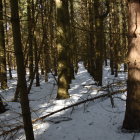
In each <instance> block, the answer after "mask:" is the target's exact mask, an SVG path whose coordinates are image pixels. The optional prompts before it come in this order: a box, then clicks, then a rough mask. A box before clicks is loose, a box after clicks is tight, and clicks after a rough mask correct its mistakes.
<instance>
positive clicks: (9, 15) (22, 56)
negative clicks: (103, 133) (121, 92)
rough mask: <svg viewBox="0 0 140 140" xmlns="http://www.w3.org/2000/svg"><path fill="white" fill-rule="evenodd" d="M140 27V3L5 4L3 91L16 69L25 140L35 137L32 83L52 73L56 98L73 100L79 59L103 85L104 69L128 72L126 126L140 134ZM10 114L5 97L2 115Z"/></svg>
mask: <svg viewBox="0 0 140 140" xmlns="http://www.w3.org/2000/svg"><path fill="white" fill-rule="evenodd" d="M139 28H140V3H139V0H130V1H127V0H10V1H9V0H0V83H1V91H3V90H7V89H8V88H9V87H8V81H9V80H12V79H13V73H12V71H13V70H15V71H16V72H17V77H18V79H17V86H16V90H15V95H14V97H13V101H14V102H18V101H20V103H21V109H22V116H23V122H24V130H25V134H26V139H27V140H33V139H34V134H33V127H32V121H31V113H30V107H29V99H28V95H29V94H30V91H31V88H32V85H33V83H35V84H36V86H37V87H39V86H40V81H41V80H40V79H42V78H44V80H45V82H48V79H49V78H48V74H49V73H51V74H52V75H53V77H54V79H55V81H56V83H57V86H58V89H57V95H56V99H67V98H70V94H69V89H70V84H71V81H72V79H74V78H75V74H76V73H77V72H78V62H80V61H82V62H83V64H84V66H85V68H86V69H87V71H88V72H89V74H90V75H91V76H92V77H93V78H94V81H95V85H96V86H100V87H102V86H103V66H104V65H105V66H108V65H109V67H110V69H111V71H110V74H111V75H114V77H118V73H123V72H127V71H128V82H127V83H128V84H127V91H128V95H130V96H128V98H127V104H126V107H127V109H126V114H125V119H124V123H123V124H122V125H123V128H125V129H128V130H132V131H133V130H138V131H139V130H140V107H139V105H140V103H139V100H140V96H139V95H140V91H139V87H140V82H139V79H140V78H139V75H140V74H139V67H140V66H139V54H138V52H139V47H140V46H139V43H140V41H139V40H140V37H139ZM127 56H128V57H127ZM108 61H109V63H108ZM122 65H123V70H122V69H120V68H121V67H122ZM46 90H47V89H46ZM5 111H6V108H5V106H4V103H3V101H2V97H1V96H0V113H3V112H5ZM46 139H47V138H46Z"/></svg>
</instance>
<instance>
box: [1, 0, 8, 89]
mask: <svg viewBox="0 0 140 140" xmlns="http://www.w3.org/2000/svg"><path fill="white" fill-rule="evenodd" d="M0 82H1V88H2V89H6V88H7V72H6V50H5V35H4V25H3V5H2V0H0Z"/></svg>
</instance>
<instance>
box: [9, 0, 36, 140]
mask: <svg viewBox="0 0 140 140" xmlns="http://www.w3.org/2000/svg"><path fill="white" fill-rule="evenodd" d="M10 5H11V22H12V30H13V41H14V50H15V56H16V63H17V74H18V86H19V92H20V103H21V109H22V116H23V122H24V130H25V135H26V140H34V134H33V127H32V121H31V113H30V107H29V100H28V94H27V92H28V91H27V83H26V78H25V66H24V57H23V51H22V44H21V32H20V21H19V13H18V0H10Z"/></svg>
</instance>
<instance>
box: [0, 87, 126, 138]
mask: <svg viewBox="0 0 140 140" xmlns="http://www.w3.org/2000/svg"><path fill="white" fill-rule="evenodd" d="M126 91H127V90H126V89H123V90H118V91H115V92H112V93H106V94H102V95H99V96H96V97H93V98H90V99H86V100H83V101H80V102H77V103H75V104H72V105H69V106H67V107H63V108H61V109H58V110H56V111H54V112H51V113H49V114H47V115H44V116H42V117H40V118H37V119H35V120H33V121H32V123H35V122H37V121H39V120H43V119H45V118H47V117H49V116H52V115H54V114H56V113H58V112H61V111H63V110H67V109H69V108H72V107H74V106H78V105H81V104H83V103H86V102H90V101H94V100H96V99H100V98H104V97H107V96H108V97H109V96H110V95H115V94H121V93H124V92H126ZM21 128H23V125H19V126H17V127H15V128H13V129H11V130H8V131H5V132H3V133H1V134H0V136H4V135H7V134H9V133H11V132H14V131H17V130H19V129H21Z"/></svg>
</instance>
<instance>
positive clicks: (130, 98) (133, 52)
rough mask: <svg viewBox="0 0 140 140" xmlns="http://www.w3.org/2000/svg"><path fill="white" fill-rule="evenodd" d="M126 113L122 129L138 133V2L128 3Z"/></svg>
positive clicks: (139, 61) (139, 34)
mask: <svg viewBox="0 0 140 140" xmlns="http://www.w3.org/2000/svg"><path fill="white" fill-rule="evenodd" d="M128 61H129V64H128V85H127V101H126V113H125V119H124V122H123V128H125V129H127V130H132V131H133V130H138V131H140V2H139V0H132V1H131V2H129V53H128Z"/></svg>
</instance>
